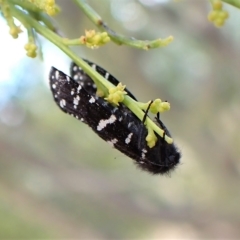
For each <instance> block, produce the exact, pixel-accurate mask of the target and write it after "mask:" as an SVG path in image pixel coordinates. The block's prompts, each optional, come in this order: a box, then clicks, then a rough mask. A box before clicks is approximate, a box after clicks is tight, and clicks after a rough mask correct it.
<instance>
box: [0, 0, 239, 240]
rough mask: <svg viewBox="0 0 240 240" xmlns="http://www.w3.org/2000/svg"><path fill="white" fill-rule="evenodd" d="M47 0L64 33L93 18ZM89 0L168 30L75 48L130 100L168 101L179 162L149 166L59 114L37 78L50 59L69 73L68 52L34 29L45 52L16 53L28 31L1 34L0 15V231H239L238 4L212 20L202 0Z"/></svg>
mask: <svg viewBox="0 0 240 240" xmlns="http://www.w3.org/2000/svg"><path fill="white" fill-rule="evenodd" d="M57 3H58V4H59V5H60V6H61V7H62V13H61V14H60V15H59V16H57V18H56V22H57V24H58V26H59V28H60V29H61V31H62V32H63V33H64V34H65V36H68V37H69V38H76V37H79V36H80V35H82V34H83V33H84V30H85V29H93V28H95V27H94V26H93V24H92V23H91V22H90V21H89V20H88V19H87V18H86V17H85V16H84V14H83V13H82V12H81V11H80V10H79V9H78V8H77V7H76V6H75V5H74V4H73V3H72V1H64V0H62V1H60V0H59V1H57ZM89 3H90V4H91V6H92V7H93V8H94V9H95V10H96V11H97V12H98V13H99V14H100V15H101V16H102V17H103V18H104V20H105V21H106V22H107V23H108V25H109V26H110V27H111V28H112V29H114V30H115V31H117V32H118V33H121V34H124V35H126V36H134V37H135V38H138V39H156V38H158V37H161V38H165V37H167V36H169V35H173V36H174V41H173V42H172V43H171V44H170V45H169V46H168V47H166V48H161V49H155V50H150V51H143V50H138V49H134V48H130V47H127V46H117V45H115V44H113V43H110V44H108V45H106V46H105V47H102V48H100V49H97V50H91V49H86V48H84V47H82V48H80V47H75V48H74V50H75V51H76V52H77V53H78V54H79V56H83V57H85V58H87V59H89V60H91V61H93V62H96V63H97V64H99V65H100V66H102V67H104V68H105V69H107V70H108V71H109V72H110V73H112V74H113V75H114V76H115V77H116V78H118V79H119V80H120V81H121V82H123V83H124V84H127V87H128V88H129V89H130V90H131V91H132V92H133V93H134V94H135V95H136V97H137V98H138V99H139V100H140V101H143V102H144V101H148V100H150V99H155V98H159V97H160V98H161V99H163V100H168V101H169V102H170V103H171V111H170V112H167V113H165V114H163V115H162V120H163V122H164V123H165V124H166V125H167V127H168V128H169V129H170V131H171V133H172V135H173V137H174V139H175V142H176V144H177V145H178V147H179V148H180V150H181V152H182V155H183V156H182V163H181V164H180V166H179V167H178V168H177V169H176V170H175V172H173V173H172V174H171V176H151V175H149V174H148V173H145V172H142V171H140V170H139V169H137V168H136V167H135V165H134V164H133V161H132V160H130V159H129V158H128V157H126V156H124V155H123V154H121V153H120V152H118V151H117V150H114V149H111V148H110V147H109V145H108V144H107V143H105V142H104V141H103V140H101V139H100V138H99V137H98V136H97V135H95V134H94V133H93V132H92V131H91V130H90V128H89V127H88V126H86V125H84V124H82V123H81V122H79V121H77V120H76V119H74V118H72V117H70V116H68V115H66V114H63V113H62V112H61V111H60V110H59V108H58V107H57V106H56V105H55V103H54V101H53V99H52V94H51V92H50V90H49V88H48V86H47V84H46V83H47V81H48V79H47V76H48V72H49V69H50V66H51V65H53V66H55V67H58V68H60V69H61V70H62V71H65V72H66V73H67V72H68V67H69V59H67V58H66V56H64V54H62V53H60V51H57V49H56V48H55V47H54V46H53V45H51V44H49V43H47V42H46V41H44V39H42V38H41V39H40V41H41V43H42V44H43V49H42V50H43V57H44V60H43V61H41V60H39V59H35V60H32V59H29V58H27V57H25V52H24V49H23V45H24V43H25V42H26V36H25V37H24V36H22V38H20V39H18V40H11V37H10V36H9V35H8V29H7V28H6V26H5V23H4V22H3V21H1V22H3V24H2V25H1V39H0V43H1V47H0V52H1V54H0V61H1V68H2V69H1V72H2V74H0V75H1V81H0V96H1V97H0V99H1V100H0V101H1V102H0V239H8V238H14V239H37V238H42V239H43V238H44V239H53V238H62V239H63V238H64V239H73V238H78V239H206V238H208V239H210V238H211V239H214V238H215V239H219V238H221V239H238V238H240V228H239V226H240V207H239V205H240V150H239V149H240V124H239V122H240V110H239V109H240V50H239V42H240V31H239V25H240V11H239V10H238V9H235V8H233V7H230V6H227V5H226V6H225V9H227V10H228V11H229V13H230V19H228V21H227V22H226V24H225V26H224V27H223V28H221V29H217V28H215V27H214V26H213V25H212V24H211V23H209V22H208V21H207V14H208V12H209V11H210V6H209V3H208V2H207V1H202V0H201V1H191V0H186V1H180V2H174V1H160V0H158V1H157V0H138V1H137V0H105V1H89ZM95 29H96V28H95ZM22 35H25V34H22ZM4 37H5V38H6V39H8V40H7V44H5V43H3V38H4ZM21 39H23V40H21ZM14 49H18V50H19V52H18V55H17V50H16V51H15V50H14ZM18 56H20V57H18ZM6 63H9V65H10V69H8V72H7V74H5V75H4V74H3V72H4V71H5V72H6V71H7V67H6Z"/></svg>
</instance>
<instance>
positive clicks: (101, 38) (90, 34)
mask: <svg viewBox="0 0 240 240" xmlns="http://www.w3.org/2000/svg"><path fill="white" fill-rule="evenodd" d="M109 41H110V38H109V36H108V34H107V33H106V32H95V30H90V31H85V36H82V37H80V42H81V44H85V45H86V46H87V47H89V48H98V47H99V46H102V45H104V44H106V43H107V42H109Z"/></svg>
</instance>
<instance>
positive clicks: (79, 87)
mask: <svg viewBox="0 0 240 240" xmlns="http://www.w3.org/2000/svg"><path fill="white" fill-rule="evenodd" d="M81 89H82V86H81V85H79V86H78V88H77V93H79V92H80V90H81Z"/></svg>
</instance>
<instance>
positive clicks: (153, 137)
mask: <svg viewBox="0 0 240 240" xmlns="http://www.w3.org/2000/svg"><path fill="white" fill-rule="evenodd" d="M147 129H148V135H147V137H146V138H145V140H146V141H147V145H148V147H150V148H153V147H154V146H155V145H156V142H157V137H156V135H155V133H154V131H153V130H152V128H150V127H148V126H147Z"/></svg>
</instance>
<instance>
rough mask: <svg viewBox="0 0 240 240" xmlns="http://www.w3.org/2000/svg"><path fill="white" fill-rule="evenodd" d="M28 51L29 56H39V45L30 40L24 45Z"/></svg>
mask: <svg viewBox="0 0 240 240" xmlns="http://www.w3.org/2000/svg"><path fill="white" fill-rule="evenodd" d="M24 48H25V50H26V51H27V56H28V57H31V58H35V57H36V56H37V46H36V45H35V43H33V42H29V43H27V44H26V45H25V46H24Z"/></svg>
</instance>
